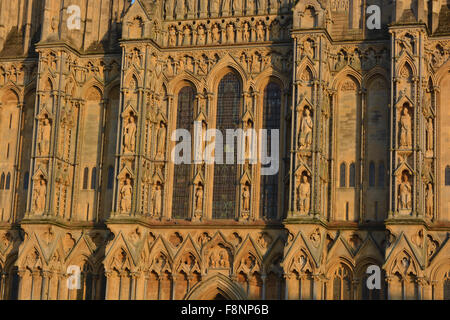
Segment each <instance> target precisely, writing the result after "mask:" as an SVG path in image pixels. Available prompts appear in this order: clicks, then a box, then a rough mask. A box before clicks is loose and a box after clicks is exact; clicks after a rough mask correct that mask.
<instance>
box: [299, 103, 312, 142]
mask: <svg viewBox="0 0 450 320" xmlns="http://www.w3.org/2000/svg"><path fill="white" fill-rule="evenodd" d="M312 128H313V121H312V118H311V115H310V111H309V109H308V108H305V110H304V111H303V117H302V122H301V124H300V134H299V139H298V144H299V147H300V149H308V148H310V147H311V144H312Z"/></svg>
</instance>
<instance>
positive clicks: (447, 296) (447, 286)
mask: <svg viewBox="0 0 450 320" xmlns="http://www.w3.org/2000/svg"><path fill="white" fill-rule="evenodd" d="M444 300H450V271H449V272H447V274H446V275H445V277H444Z"/></svg>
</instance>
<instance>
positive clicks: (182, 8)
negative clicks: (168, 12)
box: [175, 0, 186, 18]
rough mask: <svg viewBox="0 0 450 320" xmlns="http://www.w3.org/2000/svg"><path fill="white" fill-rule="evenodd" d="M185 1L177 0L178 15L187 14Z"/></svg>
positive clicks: (176, 11)
mask: <svg viewBox="0 0 450 320" xmlns="http://www.w3.org/2000/svg"><path fill="white" fill-rule="evenodd" d="M184 1H185V0H182V1H176V2H175V3H176V8H175V13H176V14H177V17H180V18H184V15H185V14H186V7H185V5H184Z"/></svg>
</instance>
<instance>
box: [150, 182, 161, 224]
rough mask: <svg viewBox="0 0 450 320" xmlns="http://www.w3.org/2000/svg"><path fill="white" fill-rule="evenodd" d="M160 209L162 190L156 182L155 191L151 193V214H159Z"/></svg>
mask: <svg viewBox="0 0 450 320" xmlns="http://www.w3.org/2000/svg"><path fill="white" fill-rule="evenodd" d="M161 209H162V190H161V185H160V184H157V185H156V186H155V191H154V192H153V195H152V216H153V217H159V216H161Z"/></svg>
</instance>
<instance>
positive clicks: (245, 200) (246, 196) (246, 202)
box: [242, 186, 250, 211]
mask: <svg viewBox="0 0 450 320" xmlns="http://www.w3.org/2000/svg"><path fill="white" fill-rule="evenodd" d="M242 209H243V210H244V211H249V210H250V190H249V186H244V190H243V191H242Z"/></svg>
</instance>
